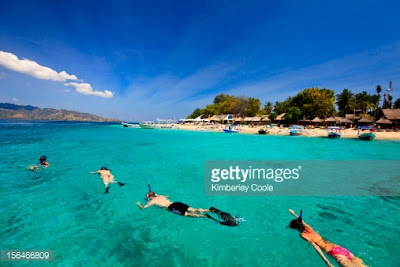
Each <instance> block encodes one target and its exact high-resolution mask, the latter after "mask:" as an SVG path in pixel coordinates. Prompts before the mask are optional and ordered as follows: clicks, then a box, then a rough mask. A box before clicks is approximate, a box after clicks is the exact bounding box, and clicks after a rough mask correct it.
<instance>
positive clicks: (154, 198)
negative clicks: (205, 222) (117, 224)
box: [136, 191, 210, 218]
mask: <svg viewBox="0 0 400 267" xmlns="http://www.w3.org/2000/svg"><path fill="white" fill-rule="evenodd" d="M146 198H147V199H148V202H147V204H146V205H144V206H142V204H141V203H140V202H136V204H137V205H138V206H139V208H140V209H146V208H148V207H150V206H153V205H155V206H158V207H161V208H164V209H166V210H168V211H170V212H173V213H175V214H178V215H181V216H188V217H206V218H208V217H209V216H206V215H207V214H203V213H205V212H210V210H209V209H195V208H192V207H189V205H187V204H184V203H182V202H172V201H171V200H169V199H168V196H163V195H156V194H155V193H154V192H153V191H150V192H148V193H147V194H146Z"/></svg>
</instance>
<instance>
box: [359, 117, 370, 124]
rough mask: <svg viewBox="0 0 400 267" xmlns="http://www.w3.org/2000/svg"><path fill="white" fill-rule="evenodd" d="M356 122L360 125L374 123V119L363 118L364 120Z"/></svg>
mask: <svg viewBox="0 0 400 267" xmlns="http://www.w3.org/2000/svg"><path fill="white" fill-rule="evenodd" d="M358 122H361V123H371V122H374V119H372V118H369V117H365V118H362V119H361V120H359V121H358Z"/></svg>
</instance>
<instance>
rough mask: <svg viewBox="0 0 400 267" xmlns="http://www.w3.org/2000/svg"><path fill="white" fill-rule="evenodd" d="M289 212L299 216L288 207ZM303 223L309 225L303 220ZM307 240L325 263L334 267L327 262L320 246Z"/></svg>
mask: <svg viewBox="0 0 400 267" xmlns="http://www.w3.org/2000/svg"><path fill="white" fill-rule="evenodd" d="M289 212H290V213H291V214H292V215H293V216H294V217H296V218H299V216H298V215H297V214H296V213H295V212H294V211H293V210H292V209H289ZM303 224H304V225H305V226H309V225H308V224H306V223H305V222H304V221H303ZM309 227H311V226H309ZM307 241H309V242H310V243H311V244H312V245H313V247H314V249H315V250H316V251H317V252H318V254H319V255H320V256H321V258H322V259H323V260H324V261H325V263H326V264H327V265H328V266H329V267H334V266H333V265H332V264H331V263H330V262H329V260H328V259H327V258H326V257H325V255H324V253H323V252H322V251H321V248H320V247H319V246H318V245H317V244H315V243H314V241H311V240H307Z"/></svg>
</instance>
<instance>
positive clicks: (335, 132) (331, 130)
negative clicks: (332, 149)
mask: <svg viewBox="0 0 400 267" xmlns="http://www.w3.org/2000/svg"><path fill="white" fill-rule="evenodd" d="M327 131H328V138H330V139H339V138H340V137H341V136H342V128H341V127H337V126H329V127H328V129H327Z"/></svg>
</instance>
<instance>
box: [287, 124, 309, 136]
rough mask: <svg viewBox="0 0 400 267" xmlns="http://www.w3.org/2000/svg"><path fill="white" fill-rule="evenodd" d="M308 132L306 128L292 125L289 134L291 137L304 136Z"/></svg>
mask: <svg viewBox="0 0 400 267" xmlns="http://www.w3.org/2000/svg"><path fill="white" fill-rule="evenodd" d="M305 132H306V131H305V130H304V126H301V125H292V126H290V130H289V134H290V136H298V135H302V134H303V133H305Z"/></svg>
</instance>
